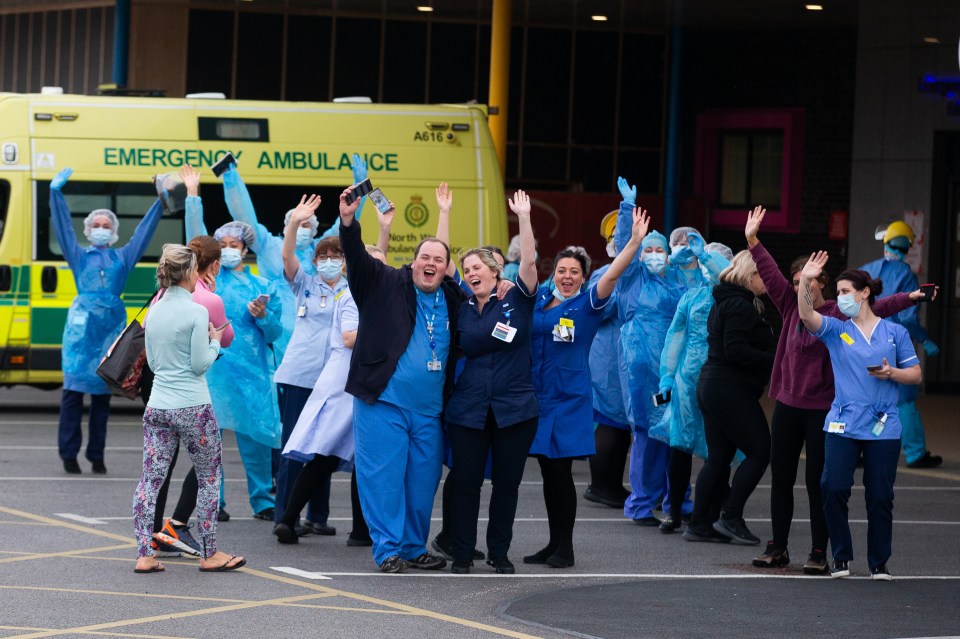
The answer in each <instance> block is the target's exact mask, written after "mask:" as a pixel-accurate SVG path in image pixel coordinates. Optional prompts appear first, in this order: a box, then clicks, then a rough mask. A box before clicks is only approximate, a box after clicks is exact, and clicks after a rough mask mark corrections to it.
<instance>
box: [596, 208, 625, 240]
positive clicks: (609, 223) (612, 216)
mask: <svg viewBox="0 0 960 639" xmlns="http://www.w3.org/2000/svg"><path fill="white" fill-rule="evenodd" d="M618 213H620V211H619V210H618V209H613V210H612V211H610V212H609V213H607V214H606V215H604V216H603V219H602V220H600V235H602V236H603V239H605V240H609V239H610V238H611V237H613V232H614V231H615V230H616V229H617V214H618Z"/></svg>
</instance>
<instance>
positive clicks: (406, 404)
mask: <svg viewBox="0 0 960 639" xmlns="http://www.w3.org/2000/svg"><path fill="white" fill-rule="evenodd" d="M414 290H415V291H416V293H417V311H416V323H415V324H414V327H413V335H412V336H411V337H410V342H409V343H408V344H407V350H405V351H404V352H403V355H401V356H400V359H399V360H398V361H397V368H396V369H395V370H394V372H393V376H392V377H391V378H390V381H389V382H387V387H386V388H385V389H383V393H381V395H380V401H382V402H387V403H389V404H393V405H394V406H398V407H400V408H403V409H405V410H409V411H413V412H414V413H418V414H420V415H426V416H427V417H440V415H442V414H443V384H444V381H445V380H446V375H445V374H444V373H445V371H444V370H443V369H442V368H441V370H438V371H431V370H428V369H427V362H429V361H432V360H433V356H434V355H436V359H437V361H439V362H440V365H441V367H443V366H446V365H447V355H448V354H449V353H450V319H449V317H448V314H447V302H446V296H445V295H444V293H443V288H438V289H437V290H436V292H435V293H424V292H423V291H421V290H420V289H419V288H417V287H414ZM428 322H432V323H433V336H432V337H433V348H431V344H430V342H431V335H430V332H429V331H428V330H427V324H428Z"/></svg>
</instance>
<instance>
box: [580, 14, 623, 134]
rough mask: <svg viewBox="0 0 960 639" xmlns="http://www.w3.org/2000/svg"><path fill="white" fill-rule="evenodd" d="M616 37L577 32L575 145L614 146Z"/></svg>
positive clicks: (598, 32)
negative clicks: (613, 97) (613, 96)
mask: <svg viewBox="0 0 960 639" xmlns="http://www.w3.org/2000/svg"><path fill="white" fill-rule="evenodd" d="M618 46H619V45H618V42H617V34H616V33H607V32H601V31H577V54H576V62H575V66H574V79H573V86H574V94H573V140H572V141H573V143H574V144H613V126H614V120H615V118H616V108H617V104H616V101H615V100H613V99H611V96H612V95H613V94H614V91H616V87H617V49H618Z"/></svg>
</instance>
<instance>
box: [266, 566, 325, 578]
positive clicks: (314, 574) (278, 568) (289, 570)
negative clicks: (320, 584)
mask: <svg viewBox="0 0 960 639" xmlns="http://www.w3.org/2000/svg"><path fill="white" fill-rule="evenodd" d="M270 570H276V571H277V572H285V573H287V574H288V575H293V576H294V577H303V578H304V579H332V577H327V576H326V575H322V574H320V573H319V572H309V571H307V570H300V569H299V568H290V567H288V566H270Z"/></svg>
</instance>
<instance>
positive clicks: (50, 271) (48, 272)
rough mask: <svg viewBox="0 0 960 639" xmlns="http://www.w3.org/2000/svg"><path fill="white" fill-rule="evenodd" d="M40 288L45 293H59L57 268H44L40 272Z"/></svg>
mask: <svg viewBox="0 0 960 639" xmlns="http://www.w3.org/2000/svg"><path fill="white" fill-rule="evenodd" d="M40 288H41V289H43V292H44V293H55V292H56V291H57V267H56V266H44V267H43V270H42V271H40Z"/></svg>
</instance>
